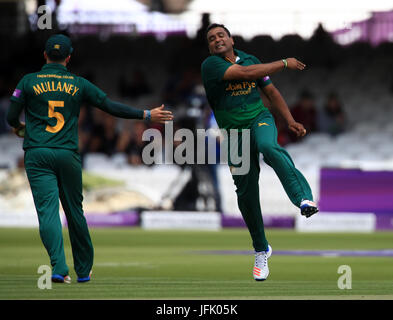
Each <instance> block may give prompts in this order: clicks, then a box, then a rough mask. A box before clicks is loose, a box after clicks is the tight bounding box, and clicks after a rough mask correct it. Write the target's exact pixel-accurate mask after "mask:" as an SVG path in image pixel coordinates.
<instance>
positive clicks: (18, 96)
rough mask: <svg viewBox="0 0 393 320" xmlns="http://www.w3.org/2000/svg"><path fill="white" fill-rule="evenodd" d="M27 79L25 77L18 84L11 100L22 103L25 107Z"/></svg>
mask: <svg viewBox="0 0 393 320" xmlns="http://www.w3.org/2000/svg"><path fill="white" fill-rule="evenodd" d="M25 78H26V77H23V78H22V79H21V80H20V81H19V82H18V84H17V85H16V88H15V90H14V92H13V93H12V96H11V98H10V100H11V101H13V102H17V103H20V104H22V105H24V104H25V102H26V90H25Z"/></svg>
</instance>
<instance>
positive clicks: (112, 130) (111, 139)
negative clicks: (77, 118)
mask: <svg viewBox="0 0 393 320" xmlns="http://www.w3.org/2000/svg"><path fill="white" fill-rule="evenodd" d="M97 110H98V109H96V110H94V119H100V120H101V121H100V122H95V123H94V125H93V128H92V132H91V135H90V139H89V141H88V143H87V146H86V152H99V153H105V154H106V155H108V156H111V155H113V154H114V153H116V145H117V140H118V132H117V127H116V124H117V119H116V118H114V117H112V116H110V115H107V114H106V113H105V112H103V111H101V110H98V111H97Z"/></svg>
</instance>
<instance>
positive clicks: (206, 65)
mask: <svg viewBox="0 0 393 320" xmlns="http://www.w3.org/2000/svg"><path fill="white" fill-rule="evenodd" d="M230 66H231V64H230V63H229V62H227V61H225V60H224V59H222V58H220V57H217V56H210V57H209V58H207V59H206V60H205V61H204V62H203V63H202V67H201V74H202V79H203V81H204V82H205V83H209V82H210V83H211V82H217V81H221V80H222V78H223V76H224V73H225V71H227V69H228V68H229V67H230Z"/></svg>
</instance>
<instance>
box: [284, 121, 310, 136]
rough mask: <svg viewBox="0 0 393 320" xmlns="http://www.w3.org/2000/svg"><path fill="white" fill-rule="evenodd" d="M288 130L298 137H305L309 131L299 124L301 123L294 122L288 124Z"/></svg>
mask: <svg viewBox="0 0 393 320" xmlns="http://www.w3.org/2000/svg"><path fill="white" fill-rule="evenodd" d="M288 128H289V130H291V131H292V132H294V133H295V134H296V136H297V137H303V136H304V135H305V134H306V133H307V131H306V129H305V128H304V126H303V125H302V124H301V123H299V122H296V121H295V122H292V123H289V124H288Z"/></svg>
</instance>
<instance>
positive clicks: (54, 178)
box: [7, 34, 173, 283]
mask: <svg viewBox="0 0 393 320" xmlns="http://www.w3.org/2000/svg"><path fill="white" fill-rule="evenodd" d="M72 51H73V49H72V45H71V40H70V39H69V38H68V37H66V36H64V35H60V34H58V35H53V36H51V37H50V38H49V39H48V40H47V42H46V45H45V52H44V57H45V59H46V64H45V65H44V66H43V67H42V69H41V71H38V72H36V73H30V74H27V75H25V76H24V77H23V78H22V80H21V81H20V82H19V83H18V85H17V87H16V89H15V91H14V93H13V95H12V97H11V105H10V108H9V110H8V114H7V121H8V123H9V124H10V125H11V126H12V127H14V131H15V133H16V134H18V135H19V136H22V137H23V136H24V142H23V149H24V150H25V158H24V161H25V168H26V173H27V177H28V180H29V183H30V187H31V191H32V193H33V198H34V204H35V207H36V210H37V214H38V221H39V231H40V236H41V239H42V242H43V244H44V246H45V248H46V250H47V252H48V254H49V257H50V262H51V265H52V281H53V282H61V283H64V282H66V283H70V282H71V278H70V276H69V269H68V266H67V264H66V261H65V255H64V246H63V236H62V225H61V221H60V217H59V198H60V201H61V204H62V206H63V209H64V212H65V215H66V218H67V222H68V229H69V235H70V241H71V247H72V255H73V259H74V268H75V272H76V274H77V276H78V278H77V281H78V282H86V281H89V280H90V276H91V270H92V266H93V245H92V242H91V239H90V234H89V230H88V226H87V223H86V219H85V217H84V215H83V209H82V199H83V196H82V166H81V159H80V156H79V153H78V117H79V111H80V106H81V104H82V103H84V102H87V103H89V104H91V105H93V106H95V107H97V108H100V109H101V110H103V111H106V112H108V113H110V114H111V115H113V116H117V117H121V118H127V119H145V120H151V121H155V122H159V123H164V122H165V121H169V120H172V119H173V117H172V113H171V112H170V111H165V110H163V108H164V106H163V105H162V106H161V107H158V108H155V109H152V110H151V111H149V110H139V109H135V108H132V107H129V106H127V105H123V104H121V103H117V102H114V101H112V100H110V99H109V98H108V97H107V95H106V94H105V93H104V92H103V91H101V90H100V89H99V88H97V87H96V86H95V85H93V84H92V83H90V82H89V81H88V80H86V79H84V78H82V77H79V76H77V75H74V74H72V73H70V72H68V70H67V68H66V65H67V64H68V62H69V61H70V57H71V52H72ZM22 110H24V111H25V118H26V124H23V123H20V122H19V116H20V114H21V112H22Z"/></svg>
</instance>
